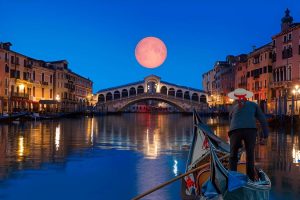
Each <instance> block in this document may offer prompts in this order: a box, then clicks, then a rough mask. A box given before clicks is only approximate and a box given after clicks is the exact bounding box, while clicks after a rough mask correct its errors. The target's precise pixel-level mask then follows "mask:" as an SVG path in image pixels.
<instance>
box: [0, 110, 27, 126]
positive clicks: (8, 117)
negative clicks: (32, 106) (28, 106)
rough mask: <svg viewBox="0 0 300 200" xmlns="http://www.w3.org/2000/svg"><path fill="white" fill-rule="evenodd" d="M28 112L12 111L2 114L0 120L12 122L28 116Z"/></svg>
mask: <svg viewBox="0 0 300 200" xmlns="http://www.w3.org/2000/svg"><path fill="white" fill-rule="evenodd" d="M26 114H27V112H20V113H12V114H6V115H1V116H0V122H6V123H7V122H12V121H14V120H18V119H20V118H22V117H24V116H26Z"/></svg>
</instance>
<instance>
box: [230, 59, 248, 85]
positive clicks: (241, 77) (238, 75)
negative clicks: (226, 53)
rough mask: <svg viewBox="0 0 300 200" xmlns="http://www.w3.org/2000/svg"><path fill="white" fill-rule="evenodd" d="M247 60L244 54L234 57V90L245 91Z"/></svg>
mask: <svg viewBox="0 0 300 200" xmlns="http://www.w3.org/2000/svg"><path fill="white" fill-rule="evenodd" d="M247 58H248V56H247V55H246V54H241V55H239V56H236V57H235V61H234V63H233V66H234V72H235V75H234V77H235V82H234V88H244V89H247V67H248V65H247V64H248V62H247Z"/></svg>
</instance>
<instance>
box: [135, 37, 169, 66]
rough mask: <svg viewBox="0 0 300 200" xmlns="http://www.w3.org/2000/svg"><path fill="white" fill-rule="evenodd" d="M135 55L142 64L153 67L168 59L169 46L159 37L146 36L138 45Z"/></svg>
mask: <svg viewBox="0 0 300 200" xmlns="http://www.w3.org/2000/svg"><path fill="white" fill-rule="evenodd" d="M135 57H136V60H137V61H138V63H139V64H140V65H142V66H143V67H146V68H151V69H153V68H156V67H159V66H160V65H162V64H163V62H164V61H165V60H166V57H167V47H166V45H165V44H164V42H163V41H161V40H160V39H159V38H156V37H146V38H144V39H142V40H141V41H139V43H138V44H137V45H136V48H135Z"/></svg>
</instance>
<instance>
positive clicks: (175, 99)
mask: <svg viewBox="0 0 300 200" xmlns="http://www.w3.org/2000/svg"><path fill="white" fill-rule="evenodd" d="M97 99H98V103H97V108H98V110H99V111H108V112H120V111H124V110H125V109H126V108H127V107H128V106H130V105H133V104H135V103H138V102H142V101H146V100H158V101H162V102H166V103H168V104H170V105H172V106H174V107H176V108H177V109H178V110H179V111H181V112H191V111H192V110H193V109H196V110H202V109H204V108H206V107H207V103H206V99H207V94H206V93H205V92H204V91H201V90H198V89H193V88H189V87H185V86H178V85H175V84H171V83H167V82H163V81H161V80H160V77H157V76H154V75H151V76H148V77H146V78H145V79H144V81H139V82H135V83H132V84H127V85H123V86H119V87H114V88H109V89H104V90H100V91H99V92H98V93H97Z"/></svg>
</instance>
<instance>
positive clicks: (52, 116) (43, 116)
mask: <svg viewBox="0 0 300 200" xmlns="http://www.w3.org/2000/svg"><path fill="white" fill-rule="evenodd" d="M60 117H63V114H62V113H51V114H40V113H31V114H29V115H28V118H29V119H33V120H47V119H57V118H60Z"/></svg>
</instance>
